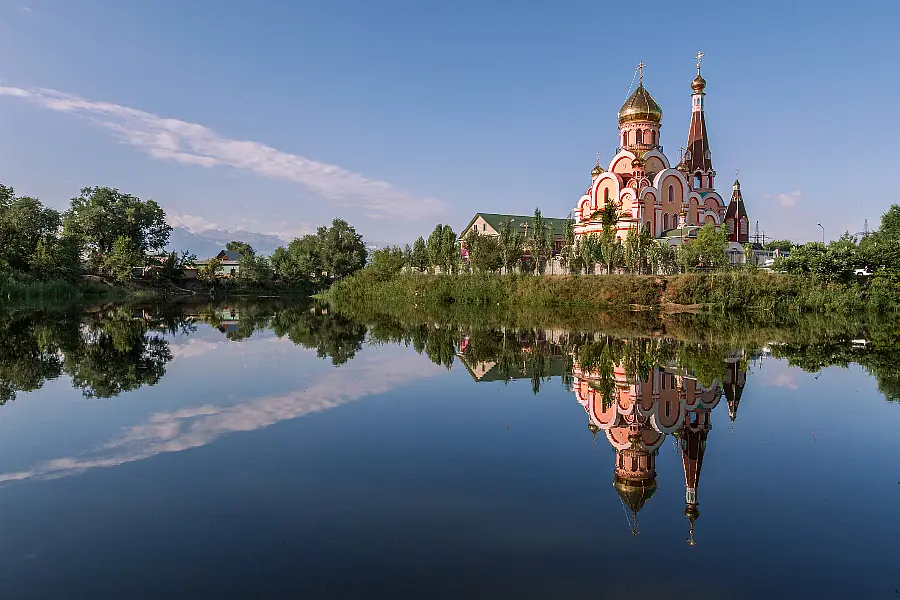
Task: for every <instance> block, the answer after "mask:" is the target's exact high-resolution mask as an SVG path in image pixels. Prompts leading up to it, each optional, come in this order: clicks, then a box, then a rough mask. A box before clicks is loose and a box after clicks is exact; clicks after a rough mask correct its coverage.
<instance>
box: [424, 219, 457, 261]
mask: <svg viewBox="0 0 900 600" xmlns="http://www.w3.org/2000/svg"><path fill="white" fill-rule="evenodd" d="M425 246H426V249H427V250H428V260H429V266H431V267H438V268H440V270H441V272H442V273H454V272H456V270H457V269H458V266H459V246H458V245H457V242H456V234H455V233H454V232H453V228H452V227H450V226H449V225H443V224H438V225H437V226H435V228H434V231H432V232H431V235H429V236H428V241H427V242H426V243H425Z"/></svg>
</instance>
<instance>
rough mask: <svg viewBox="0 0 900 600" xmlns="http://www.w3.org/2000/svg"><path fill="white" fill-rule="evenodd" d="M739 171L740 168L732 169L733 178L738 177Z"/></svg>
mask: <svg viewBox="0 0 900 600" xmlns="http://www.w3.org/2000/svg"><path fill="white" fill-rule="evenodd" d="M740 171H741V170H740V169H735V170H734V178H735V179H737V178H738V173H740Z"/></svg>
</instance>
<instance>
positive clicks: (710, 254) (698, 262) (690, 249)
mask: <svg viewBox="0 0 900 600" xmlns="http://www.w3.org/2000/svg"><path fill="white" fill-rule="evenodd" d="M726 245H727V240H726V237H725V230H724V229H721V230H719V231H716V227H715V225H713V224H712V223H707V224H705V225H704V226H703V227H701V228H700V230H699V231H698V232H697V239H695V240H693V241H691V242H688V243H684V244H681V245H680V246H679V247H678V250H677V261H678V265H679V266H680V267H681V269H682V270H683V271H685V272H690V271H696V270H702V271H709V270H714V269H721V268H723V267H724V266H725V265H726V264H728V257H727V256H726V255H725V247H726Z"/></svg>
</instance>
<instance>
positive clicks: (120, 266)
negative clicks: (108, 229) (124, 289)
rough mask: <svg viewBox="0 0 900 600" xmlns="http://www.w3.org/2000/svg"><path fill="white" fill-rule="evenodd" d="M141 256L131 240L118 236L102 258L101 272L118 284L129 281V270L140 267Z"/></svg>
mask: <svg viewBox="0 0 900 600" xmlns="http://www.w3.org/2000/svg"><path fill="white" fill-rule="evenodd" d="M142 258H143V257H142V256H141V253H140V251H139V250H138V249H137V247H136V246H135V244H134V242H132V240H131V238H129V237H127V236H124V235H120V236H119V237H117V238H116V241H115V242H113V246H112V248H111V249H110V251H109V252H107V253H106V254H105V255H104V257H103V266H102V270H103V272H104V273H106V274H107V275H110V276H111V277H112V278H113V279H115V280H116V281H119V282H124V281H128V280H130V279H131V270H132V268H134V267H138V266H140V265H141V262H142Z"/></svg>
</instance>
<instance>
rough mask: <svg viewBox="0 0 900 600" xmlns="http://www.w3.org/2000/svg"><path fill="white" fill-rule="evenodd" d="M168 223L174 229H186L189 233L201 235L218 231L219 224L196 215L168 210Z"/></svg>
mask: <svg viewBox="0 0 900 600" xmlns="http://www.w3.org/2000/svg"><path fill="white" fill-rule="evenodd" d="M166 222H167V223H168V224H169V225H171V226H172V227H184V228H185V229H187V230H188V231H192V232H194V233H200V232H201V231H209V230H210V229H217V228H218V227H219V225H218V224H216V223H213V222H212V221H207V220H206V219H204V218H203V217H198V216H195V215H185V214H182V213H179V212H177V211H174V210H170V209H168V208H167V209H166Z"/></svg>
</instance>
